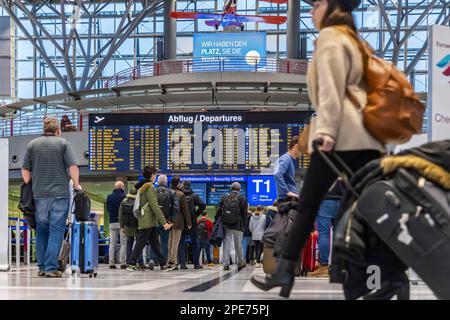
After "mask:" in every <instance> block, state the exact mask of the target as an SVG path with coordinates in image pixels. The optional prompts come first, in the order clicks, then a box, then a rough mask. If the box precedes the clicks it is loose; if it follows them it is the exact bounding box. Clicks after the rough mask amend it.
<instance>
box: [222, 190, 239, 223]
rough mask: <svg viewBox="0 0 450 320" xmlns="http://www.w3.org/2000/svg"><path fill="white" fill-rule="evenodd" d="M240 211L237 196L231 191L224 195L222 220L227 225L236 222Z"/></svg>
mask: <svg viewBox="0 0 450 320" xmlns="http://www.w3.org/2000/svg"><path fill="white" fill-rule="evenodd" d="M240 211H241V210H240V208H239V197H238V196H236V195H233V194H231V193H230V194H228V195H227V196H225V198H224V200H223V204H222V222H223V223H224V224H228V225H233V224H236V223H237V222H238V220H239V214H240Z"/></svg>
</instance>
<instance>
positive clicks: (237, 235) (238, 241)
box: [223, 226, 245, 266]
mask: <svg viewBox="0 0 450 320" xmlns="http://www.w3.org/2000/svg"><path fill="white" fill-rule="evenodd" d="M223 228H224V231H225V239H223V265H224V266H229V265H230V257H231V246H232V242H233V241H234V250H235V251H236V260H237V261H233V262H235V263H237V265H238V266H245V259H244V257H243V256H242V236H243V235H244V232H242V231H238V230H232V229H228V227H227V226H223Z"/></svg>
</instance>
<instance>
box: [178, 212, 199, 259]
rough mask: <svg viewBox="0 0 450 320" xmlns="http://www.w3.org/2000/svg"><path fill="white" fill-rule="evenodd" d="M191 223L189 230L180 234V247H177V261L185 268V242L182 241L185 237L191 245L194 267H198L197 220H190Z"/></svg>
mask: <svg viewBox="0 0 450 320" xmlns="http://www.w3.org/2000/svg"><path fill="white" fill-rule="evenodd" d="M191 221H192V228H191V229H189V230H186V229H185V230H183V233H182V234H181V240H180V245H179V247H178V261H179V262H180V265H182V266H185V265H186V242H185V241H184V239H185V238H186V236H188V237H189V238H190V239H191V245H192V259H193V260H194V261H193V262H194V266H199V265H200V261H199V252H198V240H197V220H196V219H195V218H194V219H191Z"/></svg>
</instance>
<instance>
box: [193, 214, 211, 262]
mask: <svg viewBox="0 0 450 320" xmlns="http://www.w3.org/2000/svg"><path fill="white" fill-rule="evenodd" d="M212 231H213V222H212V221H211V220H210V219H208V212H206V211H204V212H203V213H202V216H201V218H200V219H198V221H197V236H198V249H199V250H198V251H199V256H201V253H202V250H204V252H205V255H206V261H207V262H208V266H210V267H211V266H214V264H213V263H212V259H211V245H210V244H209V240H210V239H211V234H212Z"/></svg>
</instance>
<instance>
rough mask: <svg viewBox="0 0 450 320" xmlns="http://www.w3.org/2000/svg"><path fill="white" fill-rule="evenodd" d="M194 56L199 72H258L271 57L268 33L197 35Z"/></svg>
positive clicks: (195, 69)
mask: <svg viewBox="0 0 450 320" xmlns="http://www.w3.org/2000/svg"><path fill="white" fill-rule="evenodd" d="M193 55H194V71H196V72H201V71H205V72H211V71H243V70H255V68H256V69H258V68H261V67H263V64H264V63H265V58H266V57H267V49H266V33H265V32H239V33H227V32H224V33H211V32H209V33H196V34H194V54H193ZM215 62H217V63H215Z"/></svg>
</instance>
